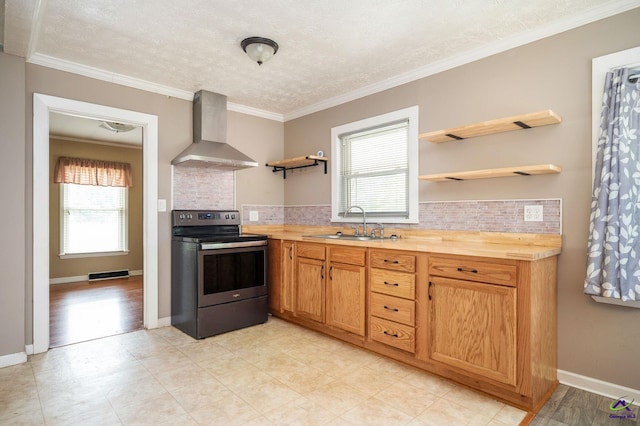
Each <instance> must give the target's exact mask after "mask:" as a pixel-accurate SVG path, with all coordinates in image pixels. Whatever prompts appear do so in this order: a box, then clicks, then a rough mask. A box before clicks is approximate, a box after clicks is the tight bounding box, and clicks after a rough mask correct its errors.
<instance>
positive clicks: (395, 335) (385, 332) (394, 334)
mask: <svg viewBox="0 0 640 426" xmlns="http://www.w3.org/2000/svg"><path fill="white" fill-rule="evenodd" d="M383 333H384V334H386V335H387V336H391V337H398V333H390V332H388V331H387V330H385V331H383Z"/></svg>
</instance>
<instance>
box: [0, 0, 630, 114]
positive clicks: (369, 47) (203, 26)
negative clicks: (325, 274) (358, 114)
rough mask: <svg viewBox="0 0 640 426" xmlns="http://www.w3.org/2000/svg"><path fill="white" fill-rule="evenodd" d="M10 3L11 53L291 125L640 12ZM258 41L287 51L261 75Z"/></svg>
mask: <svg viewBox="0 0 640 426" xmlns="http://www.w3.org/2000/svg"><path fill="white" fill-rule="evenodd" d="M4 1H5V2H6V11H5V14H6V21H5V25H4V28H5V33H4V50H5V52H6V53H10V54H14V55H18V56H23V57H25V58H27V60H28V61H30V62H33V63H40V64H46V65H48V66H52V67H56V68H59V69H65V70H71V71H72V72H80V73H83V74H86V75H92V76H96V77H97V78H105V76H113V75H115V76H118V77H123V78H124V77H126V78H127V79H130V80H127V83H126V84H131V85H134V86H135V85H138V86H143V87H144V84H147V83H149V86H148V88H150V89H151V90H156V89H157V90H156V91H159V92H160V93H162V90H161V89H158V87H160V88H164V89H166V90H165V91H168V90H173V89H175V90H177V91H182V92H183V93H193V92H196V91H198V90H200V89H205V90H209V91H212V92H216V93H221V94H224V95H227V97H228V100H229V102H231V103H234V104H237V105H241V106H246V107H250V108H255V109H258V110H263V111H265V112H271V113H275V116H280V117H281V118H284V119H287V118H293V117H295V116H300V115H303V114H304V113H306V112H312V111H313V110H318V109H321V107H322V106H323V105H325V106H330V104H331V103H333V104H336V103H339V102H340V99H343V98H344V97H345V96H351V97H353V98H355V97H358V96H361V95H363V94H368V93H371V92H373V91H375V90H376V88H378V90H380V89H384V88H388V87H391V86H393V85H395V84H400V83H403V82H406V81H410V80H412V79H415V78H419V77H422V76H425V75H429V74H431V73H433V72H437V71H439V70H443V69H446V68H447V67H451V66H454V65H456V64H460V63H464V62H465V61H466V62H468V61H469V60H473V59H478V58H479V57H482V56H483V55H484V56H486V55H488V54H492V53H496V52H498V51H501V50H505V49H507V48H510V47H514V46H517V45H519V44H523V43H525V42H528V41H532V40H535V39H536V38H540V37H544V36H548V35H551V34H553V33H557V32H560V31H563V30H566V29H569V28H572V27H575V26H578V25H582V24H584V23H587V22H590V21H593V20H596V19H600V18H602V17H605V16H610V15H612V14H615V13H619V12H622V11H624V10H628V9H631V8H633V7H638V6H640V3H639V2H638V0H610V1H608V0H535V1H523V0H347V1H345V0H314V1H312V0H260V1H256V0H233V1H231V0H183V1H175V0H90V1H88V0H4ZM249 36H263V37H268V38H272V39H274V40H275V41H277V42H278V44H279V45H280V50H279V51H278V53H277V54H276V55H275V56H274V57H273V58H272V59H271V61H269V62H267V63H265V64H263V65H262V66H261V67H259V66H258V65H257V64H256V63H253V62H251V61H250V60H249V58H248V57H247V56H246V55H245V54H244V52H243V51H242V49H241V48H240V41H241V40H242V39H244V38H246V37H249ZM111 79H112V80H113V81H118V79H117V78H111ZM154 85H157V87H155V86H154ZM154 87H155V89H154ZM185 97H186V96H185Z"/></svg>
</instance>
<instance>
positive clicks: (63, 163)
mask: <svg viewBox="0 0 640 426" xmlns="http://www.w3.org/2000/svg"><path fill="white" fill-rule="evenodd" d="M53 181H54V182H55V183H75V184H79V185H94V186H129V187H130V186H133V180H132V179H131V165H130V164H129V163H118V162H115V161H102V160H89V159H86V158H70V157H60V158H58V162H57V163H56V168H55V171H54V175H53Z"/></svg>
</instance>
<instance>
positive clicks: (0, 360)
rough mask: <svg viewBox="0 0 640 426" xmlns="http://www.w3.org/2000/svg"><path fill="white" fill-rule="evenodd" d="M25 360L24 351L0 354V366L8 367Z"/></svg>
mask: <svg viewBox="0 0 640 426" xmlns="http://www.w3.org/2000/svg"><path fill="white" fill-rule="evenodd" d="M24 362H27V354H26V352H18V353H17V354H9V355H3V356H0V368H4V367H10V366H12V365H17V364H22V363H24Z"/></svg>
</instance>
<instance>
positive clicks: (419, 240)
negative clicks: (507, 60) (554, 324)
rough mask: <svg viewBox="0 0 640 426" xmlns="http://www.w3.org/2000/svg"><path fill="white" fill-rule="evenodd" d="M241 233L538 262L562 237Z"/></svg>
mask: <svg viewBox="0 0 640 426" xmlns="http://www.w3.org/2000/svg"><path fill="white" fill-rule="evenodd" d="M242 229H243V232H246V233H259V234H266V235H268V236H269V238H274V239H280V240H291V241H306V242H316V243H322V244H335V245H346V246H357V247H371V248H380V249H391V250H407V251H418V252H428V253H434V254H455V255H464V256H480V257H489V258H496V259H514V260H528V261H532V260H539V259H544V258H546V257H550V256H556V255H558V254H560V252H561V251H562V236H561V235H551V234H516V233H501V232H472V231H433V230H410V229H385V236H390V235H392V234H394V233H395V234H397V235H399V236H400V238H398V239H397V240H391V239H385V240H369V241H353V240H338V239H331V238H326V239H325V238H316V237H310V235H324V234H335V233H336V232H338V231H341V232H343V233H345V234H353V231H352V230H350V229H349V230H346V229H342V228H340V227H310V226H296V225H285V226H281V225H265V226H260V225H245V226H243V227H242Z"/></svg>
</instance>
